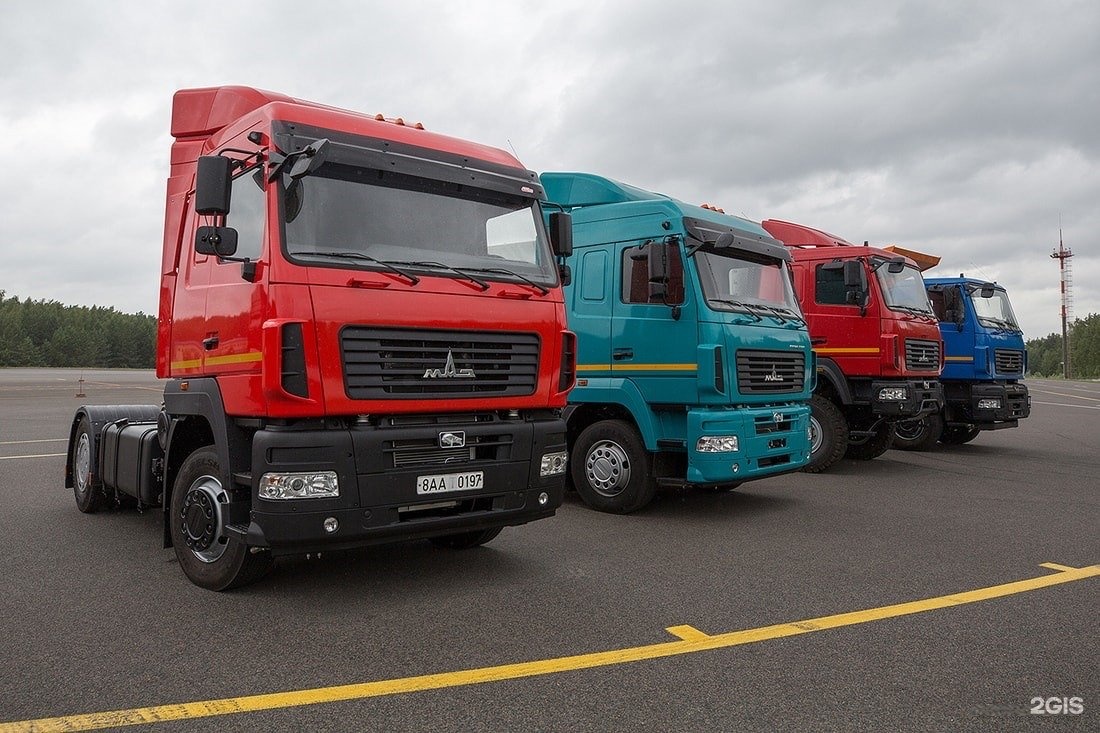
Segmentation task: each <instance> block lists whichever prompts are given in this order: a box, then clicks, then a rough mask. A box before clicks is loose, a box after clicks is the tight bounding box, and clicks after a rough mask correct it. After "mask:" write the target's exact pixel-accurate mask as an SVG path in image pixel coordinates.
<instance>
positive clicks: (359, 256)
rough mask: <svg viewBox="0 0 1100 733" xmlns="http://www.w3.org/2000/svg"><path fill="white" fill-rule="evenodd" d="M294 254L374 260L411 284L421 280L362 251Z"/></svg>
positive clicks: (365, 260) (296, 254) (296, 253)
mask: <svg viewBox="0 0 1100 733" xmlns="http://www.w3.org/2000/svg"><path fill="white" fill-rule="evenodd" d="M294 255H295V256H296V257H302V256H310V257H337V258H340V259H344V260H363V261H364V262H373V263H374V264H376V265H381V266H382V267H384V268H386V269H387V270H389V271H390V272H392V273H394V274H395V275H400V276H401V277H403V278H405V279H406V280H408V281H409V284H410V285H416V284H417V283H418V282H420V278H418V277H417V276H416V275H413V274H412V273H409V272H405V271H404V270H402V269H401V268H399V267H394V265H393V264H392V263H389V262H386V261H385V260H379V259H376V258H374V257H371V256H370V255H365V254H363V253H362V252H341V251H331V252H295V253H294ZM398 264H404V263H398Z"/></svg>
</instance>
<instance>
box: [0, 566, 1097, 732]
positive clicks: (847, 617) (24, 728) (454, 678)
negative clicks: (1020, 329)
mask: <svg viewBox="0 0 1100 733" xmlns="http://www.w3.org/2000/svg"><path fill="white" fill-rule="evenodd" d="M1043 567H1048V568H1051V567H1056V568H1065V569H1064V570H1062V569H1059V570H1058V571H1057V572H1054V573H1051V574H1049V575H1041V576H1039V577H1037V578H1027V579H1025V580H1017V581H1013V582H1011V583H1003V584H1001V585H992V586H989V587H986V588H978V589H976V590H970V591H964V592H961V593H953V594H951V595H946V596H937V597H935V598H926V599H924V600H920V601H909V602H907V603H898V604H895V605H892V606H881V607H879V608H869V609H866V610H863V611H852V612H850V613H840V614H836V615H834V616H822V617H820V618H813V619H807V620H804V621H794V622H789V623H782V624H775V625H773V626H762V627H759V628H755V629H746V630H744V631H731V632H729V633H725V634H715V635H713V636H708V635H706V634H703V633H702V632H700V631H697V630H696V629H694V627H690V626H671V627H669V628H668V631H670V632H671V633H673V634H675V635H676V636H680V639H681V640H680V641H669V642H664V643H659V644H649V645H647V646H636V647H629V648H625V649H613V650H611V651H605V652H593V653H590V654H578V655H576V656H572V657H559V658H557V659H542V660H537V661H532V662H519V663H516V664H502V665H500V666H497V667H482V668H480V669H466V670H461V671H458V672H440V673H438V674H427V675H421V676H418V677H401V678H397V679H391V680H379V681H376V682H362V683H358V684H351V685H340V686H337V687H319V688H314V689H310V690H295V691H291V692H273V693H269V694H265V695H247V696H244V697H230V698H223V699H220V700H203V701H199V702H185V703H176V704H170V705H155V706H152V707H145V708H130V709H128V710H111V711H106V712H100V713H83V714H79V715H67V716H63V717H57V718H39V719H37V720H21V721H15V722H11V723H0V733H31V732H36V733H44V732H48V731H79V730H98V729H102V728H121V727H123V726H130V725H144V724H149V723H159V722H164V721H170V720H191V719H195V718H208V717H212V716H216V715H229V714H233V713H247V712H256V711H259V710H275V709H279V708H289V707H297V706H301V705H317V704H319V703H326V702H339V701H344V700H359V699H363V698H368V697H381V696H386V695H397V694H400V693H407V692H421V691H424V690H438V689H443V688H448V687H461V686H464V685H476V684H482V683H485V682H499V681H502V680H514V679H521V678H524V677H537V676H541V675H549V674H557V673H559V672H570V671H574V670H579V669H592V668H594V667H606V666H609V665H614V664H627V663H630V662H640V661H643V660H646V659H660V658H662V657H671V656H676V655H680V654H691V653H694V652H701V651H708V650H712V649H724V648H726V647H732V646H739V645H741V644H751V643H753V642H757V641H765V640H768V639H781V638H784V637H787V636H797V635H799V634H808V633H812V632H815V631H824V630H826V629H836V628H840V627H843V626H853V625H856V624H865V623H868V622H871V621H881V620H883V619H888V618H898V617H899V616H909V615H912V614H915V613H922V612H924V611H933V610H937V609H942V608H950V607H952V606H961V605H965V604H968V603H977V602H978V601H987V600H990V599H992V598H1001V597H1003V596H1010V595H1014V594H1017V593H1026V592H1028V591H1033V590H1038V589H1040V588H1047V587H1050V586H1054V585H1059V584H1061V583H1072V582H1074V581H1077V580H1084V579H1086V578H1092V577H1095V576H1097V575H1100V565H1090V566H1088V567H1084V568H1070V567H1066V566H1063V565H1057V566H1055V565H1054V564H1053V563H1044V565H1043ZM688 629H690V631H688ZM681 634H682V635H681ZM685 636H686V637H687V638H685Z"/></svg>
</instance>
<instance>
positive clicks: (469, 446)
mask: <svg viewBox="0 0 1100 733" xmlns="http://www.w3.org/2000/svg"><path fill="white" fill-rule="evenodd" d="M511 445H512V439H511V437H510V436H507V435H478V436H474V437H468V438H467V439H466V445H465V446H464V447H462V448H440V447H439V444H438V443H437V442H436V440H434V439H432V438H418V439H410V440H391V441H387V442H386V444H385V446H384V447H383V449H382V450H383V452H384V453H386V454H387V455H388V456H389V459H388V460H387V461H386V463H389V464H390V465H392V466H393V467H394V468H408V467H416V466H442V467H444V468H446V467H449V466H460V465H462V464H464V463H470V462H471V461H491V460H497V459H500V458H506V457H507V455H502V454H501V449H507V448H510V447H511Z"/></svg>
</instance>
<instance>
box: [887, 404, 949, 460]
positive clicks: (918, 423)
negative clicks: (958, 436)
mask: <svg viewBox="0 0 1100 733" xmlns="http://www.w3.org/2000/svg"><path fill="white" fill-rule="evenodd" d="M942 434H943V417H942V416H941V415H940V413H938V412H934V413H932V414H931V415H925V416H924V417H918V418H915V419H913V420H902V421H901V422H899V423H896V424H895V425H894V447H895V448H899V449H901V450H915V451H926V450H932V447H933V446H935V445H936V442H937V441H938V440H939V439H940V435H942Z"/></svg>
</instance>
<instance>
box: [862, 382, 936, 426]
mask: <svg viewBox="0 0 1100 733" xmlns="http://www.w3.org/2000/svg"><path fill="white" fill-rule="evenodd" d="M894 389H903V390H905V398H904V399H900V400H883V399H880V397H879V396H880V394H881V393H882V391H883V390H894ZM870 396H871V412H872V413H873V414H874V415H875V417H884V418H887V419H894V420H897V419H908V418H913V417H924V416H925V415H931V414H933V413H936V412H939V411H940V410H942V409H943V405H944V397H943V385H941V384H940V383H939V382H938V381H936V380H897V381H890V382H872V383H871V395H870Z"/></svg>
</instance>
